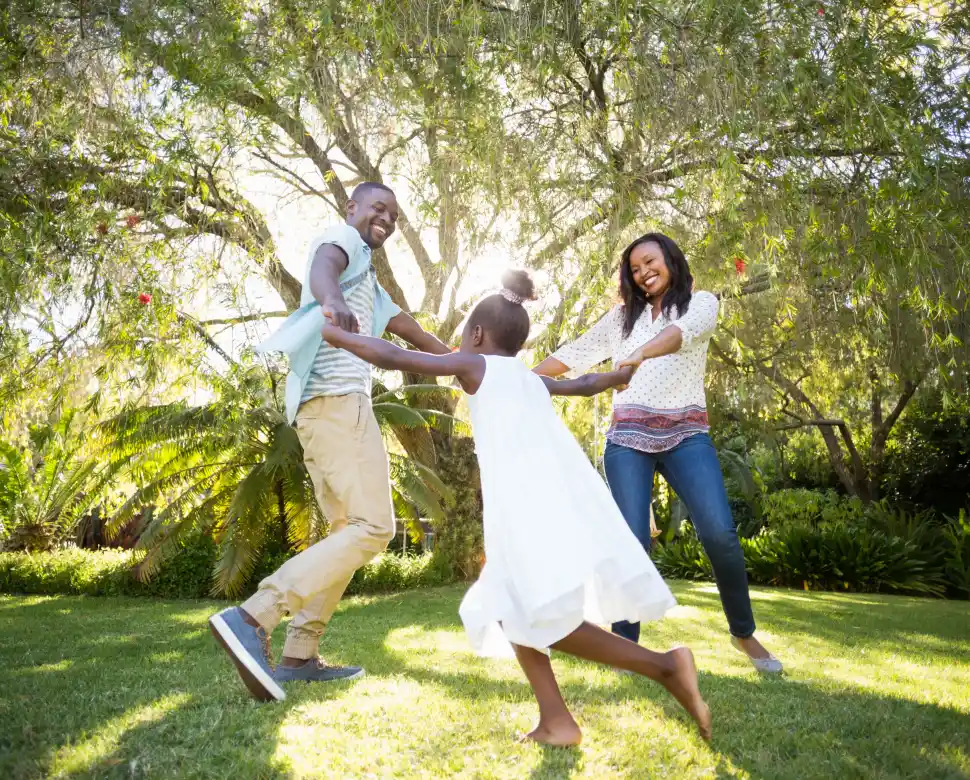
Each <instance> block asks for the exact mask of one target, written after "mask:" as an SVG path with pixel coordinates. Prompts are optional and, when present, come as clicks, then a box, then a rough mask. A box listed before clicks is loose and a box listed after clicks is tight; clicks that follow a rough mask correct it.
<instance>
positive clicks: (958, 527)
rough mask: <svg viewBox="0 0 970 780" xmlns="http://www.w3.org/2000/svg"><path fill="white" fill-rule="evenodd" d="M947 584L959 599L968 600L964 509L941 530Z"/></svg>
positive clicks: (969, 525)
mask: <svg viewBox="0 0 970 780" xmlns="http://www.w3.org/2000/svg"><path fill="white" fill-rule="evenodd" d="M943 536H944V538H945V539H946V542H947V546H946V552H945V559H946V564H945V565H946V578H947V583H948V584H949V585H950V587H951V588H952V590H953V592H954V593H955V594H957V595H958V596H959V597H960V598H964V599H970V515H968V513H967V511H966V510H964V509H961V510H960V513H959V514H958V515H957V516H956V517H955V518H952V519H951V520H950V522H949V525H948V526H947V527H946V528H944V529H943Z"/></svg>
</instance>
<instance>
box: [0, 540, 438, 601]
mask: <svg viewBox="0 0 970 780" xmlns="http://www.w3.org/2000/svg"><path fill="white" fill-rule="evenodd" d="M217 556H218V550H217V549H216V547H215V545H214V544H213V543H212V541H211V539H209V538H208V537H198V538H196V539H193V540H190V541H189V542H188V543H187V544H185V545H183V546H182V547H180V548H179V549H178V550H177V552H176V553H175V554H174V555H172V556H171V557H169V558H168V559H166V560H165V562H164V563H162V564H161V566H160V567H159V570H158V572H157V574H156V575H155V576H154V577H153V578H151V579H150V580H148V581H147V582H146V581H145V580H143V579H142V578H139V577H138V576H137V568H138V565H139V563H140V562H141V561H142V560H144V554H143V553H142V552H140V551H131V550H124V551H122V550H81V549H78V548H69V549H63V550H56V551H54V552H44V553H0V593H36V594H43V595H54V594H76V595H86V596H150V597H154V598H166V599H198V598H206V597H209V596H210V595H211V590H212V571H213V565H214V564H215V562H216V560H217ZM282 562H283V559H282V558H276V559H275V560H268V561H267V562H266V563H267V566H266V567H265V572H264V573H266V574H268V573H269V572H270V571H273V570H275V568H276V567H277V566H279V565H280V564H281V563H282ZM260 574H261V573H260V572H257V573H256V576H253V577H252V578H251V579H250V580H249V581H248V582H247V583H245V584H244V587H243V588H242V589H241V590H240V592H239V595H240V596H244V595H249V594H250V593H252V592H253V591H255V589H256V586H257V585H258V584H259V580H260V579H261V578H262V577H261V576H259V575H260ZM450 581H451V578H450V575H449V572H448V570H447V568H445V567H442V566H441V564H440V561H439V560H438V559H436V558H435V557H434V556H432V555H431V554H430V553H426V554H424V555H420V556H399V555H391V554H387V553H385V554H382V555H379V556H377V557H376V558H375V559H374V560H373V561H371V562H370V563H368V564H366V565H365V566H363V567H362V568H361V569H359V570H358V571H357V573H356V574H355V575H354V578H353V580H351V583H350V585H349V586H348V589H347V592H348V593H385V592H390V591H399V590H408V589H411V588H419V587H428V586H433V585H441V584H445V583H447V582H450Z"/></svg>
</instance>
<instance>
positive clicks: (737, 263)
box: [734, 257, 748, 276]
mask: <svg viewBox="0 0 970 780" xmlns="http://www.w3.org/2000/svg"><path fill="white" fill-rule="evenodd" d="M747 267H748V264H747V263H746V262H744V258H743V257H735V258H734V270H735V271H737V272H738V276H740V275H741V274H743V273H744V269H745V268H747Z"/></svg>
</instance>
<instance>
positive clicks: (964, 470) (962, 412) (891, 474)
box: [883, 391, 970, 514]
mask: <svg viewBox="0 0 970 780" xmlns="http://www.w3.org/2000/svg"><path fill="white" fill-rule="evenodd" d="M883 490H884V493H885V495H886V496H888V497H890V498H892V499H893V500H894V501H895V502H897V503H903V504H906V505H907V506H911V507H934V508H935V509H936V510H937V511H939V512H943V513H945V514H955V513H957V512H959V510H960V509H961V508H963V507H965V506H967V505H970V399H968V397H967V396H965V395H955V396H954V397H947V396H945V395H944V394H943V393H942V392H940V391H935V392H932V393H928V394H927V395H926V396H925V397H923V398H920V399H918V400H917V402H916V403H914V404H913V405H912V406H911V407H910V408H909V409H908V410H907V412H906V414H905V415H904V416H903V417H902V419H901V420H900V421H899V424H898V425H897V426H896V429H895V430H894V431H893V438H892V440H891V441H890V443H889V450H888V453H887V457H886V468H885V474H884V477H883Z"/></svg>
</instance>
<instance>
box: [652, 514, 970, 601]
mask: <svg viewBox="0 0 970 780" xmlns="http://www.w3.org/2000/svg"><path fill="white" fill-rule="evenodd" d="M958 529H959V530H958ZM949 533H950V534H951V536H952V540H951V542H950V549H951V552H950V554H949V557H944V556H941V555H939V554H938V549H939V548H937V547H935V546H927V547H923V546H921V545H920V544H918V543H917V542H916V541H914V540H913V539H906V538H902V537H899V536H890V535H888V534H886V533H884V532H883V531H879V530H874V529H872V528H865V527H859V526H856V527H851V526H846V525H841V524H834V525H824V524H823V525H821V526H820V527H819V528H817V529H812V528H799V527H787V528H781V529H776V530H769V531H766V532H764V533H762V534H761V535H759V536H757V537H755V538H753V539H741V546H742V548H743V550H744V556H745V561H746V564H747V570H748V575H749V577H750V580H751V582H753V583H756V584H761V585H781V586H787V587H795V588H808V589H814V590H849V591H859V592H884V593H885V592H888V593H910V594H918V595H933V596H942V595H945V594H950V595H954V596H956V595H962V596H963V597H964V598H966V597H967V595H968V594H967V589H966V586H967V585H968V584H970V522H966V523H965V525H964V526H958V525H957V524H956V523H954V524H953V527H952V528H951V529H949ZM653 557H654V561H655V563H656V565H657V568H658V570H659V571H660V572H661V574H663V575H664V576H665V577H676V578H680V579H710V578H711V564H710V561H709V560H708V558H707V555H706V554H705V553H704V551H703V549H702V548H701V545H700V543H699V542H698V540H697V539H696V538H695V537H693V536H691V535H687V536H684V537H683V538H681V539H677V540H675V541H673V542H670V543H668V544H664V545H658V546H657V547H656V550H655V552H654V555H653Z"/></svg>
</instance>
